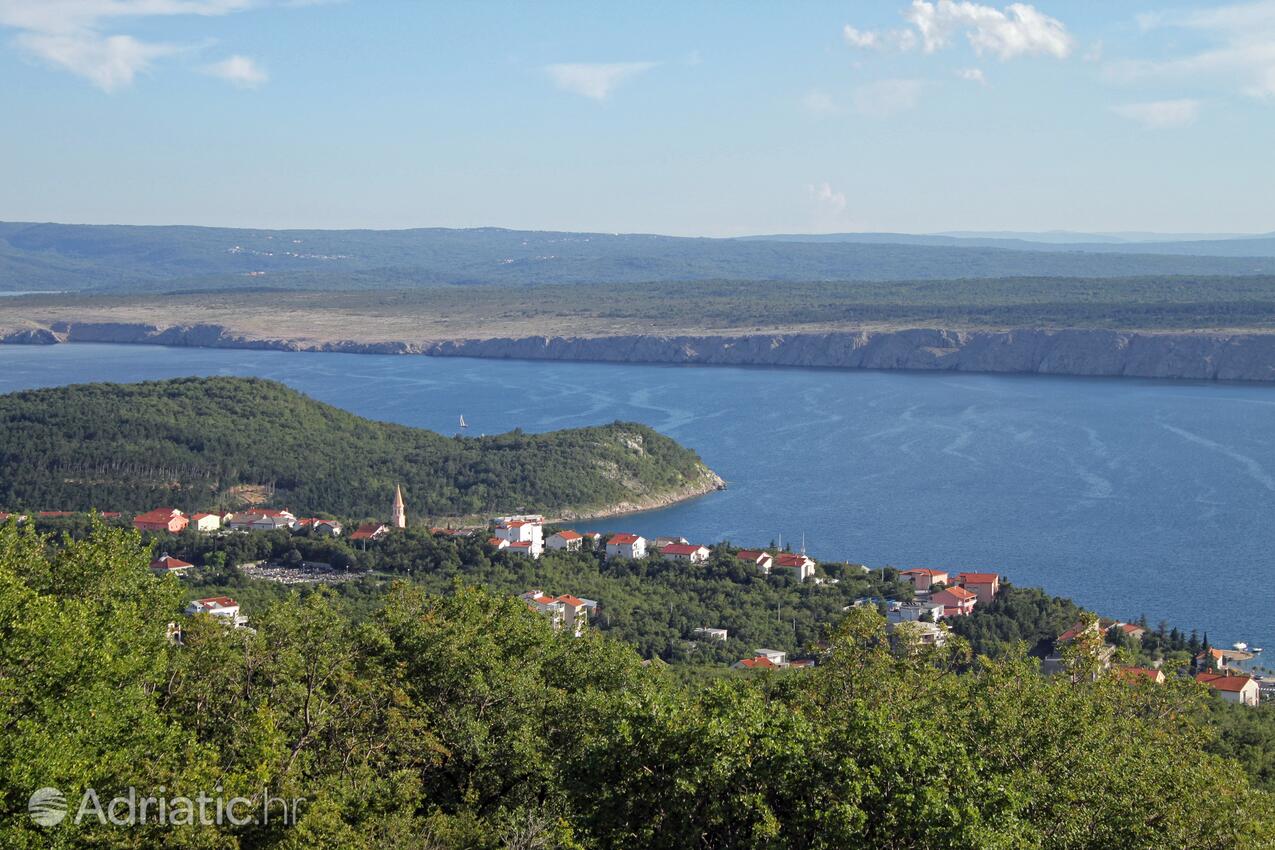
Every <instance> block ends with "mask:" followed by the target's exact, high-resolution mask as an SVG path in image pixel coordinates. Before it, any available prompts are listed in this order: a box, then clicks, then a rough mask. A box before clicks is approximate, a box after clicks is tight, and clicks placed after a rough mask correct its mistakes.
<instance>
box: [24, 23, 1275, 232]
mask: <svg viewBox="0 0 1275 850" xmlns="http://www.w3.org/2000/svg"><path fill="white" fill-rule="evenodd" d="M1273 199H1275V0H1252V1H1251V2H1241V3H1224V4H1210V3H1200V2H1195V3H1185V2H1180V0H1179V1H1178V2H1174V0H1145V2H1140V0H1127V1H1126V0H1121V2H1111V0H1102V2H1090V0H1066V2H1063V0H1040V2H1039V3H1032V4H1026V3H1012V4H1002V3H999V2H994V3H987V4H984V3H978V2H953V0H934V2H928V1H927V0H871V2H836V3H833V2H818V0H803V2H800V3H781V2H761V0H718V2H708V0H703V2H693V1H692V0H678V1H677V2H662V0H645V2H643V3H597V2H585V0H580V1H579V2H553V0H543V2H535V3H501V2H495V0H483V2H453V3H441V2H423V0H344V2H340V0H0V220H8V221H60V222H81V223H123V224H202V225H221V226H242V227H280V228H285V227H321V228H344V227H367V228H404V227H474V226H500V227H514V228H529V229H541V230H588V231H600V232H651V233H668V234H679V235H704V236H735V235H743V234H756V233H779V232H838V231H896V232H940V231H948V230H1016V231H1033V230H1054V229H1061V230H1078V231H1159V232H1188V233H1213V232H1268V231H1272V230H1275V200H1273Z"/></svg>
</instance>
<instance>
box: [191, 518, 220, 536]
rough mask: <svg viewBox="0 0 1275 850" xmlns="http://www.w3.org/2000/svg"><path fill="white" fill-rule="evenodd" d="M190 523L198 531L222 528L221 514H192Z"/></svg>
mask: <svg viewBox="0 0 1275 850" xmlns="http://www.w3.org/2000/svg"><path fill="white" fill-rule="evenodd" d="M190 525H191V527H192V528H194V529H195V530H196V531H202V532H209V531H216V530H217V529H219V528H221V514H208V513H198V514H191V515H190Z"/></svg>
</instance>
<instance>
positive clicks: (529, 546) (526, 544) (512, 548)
mask: <svg viewBox="0 0 1275 850" xmlns="http://www.w3.org/2000/svg"><path fill="white" fill-rule="evenodd" d="M496 539H497V540H500V538H496ZM502 542H505V543H507V544H508V545H507V546H504V547H497V548H504V549H506V550H507V551H508V552H509V553H510V554H511V555H526V556H527V557H528V558H539V557H540V553H539V552H537V551H536V550H535V548H534V544H533V543H532V542H531V541H530V540H519V541H518V542H517V543H508V541H502Z"/></svg>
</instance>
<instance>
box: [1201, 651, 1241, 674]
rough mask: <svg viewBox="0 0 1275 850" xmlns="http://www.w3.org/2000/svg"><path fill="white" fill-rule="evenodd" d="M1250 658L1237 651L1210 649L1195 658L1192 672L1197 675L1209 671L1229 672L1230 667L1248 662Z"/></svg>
mask: <svg viewBox="0 0 1275 850" xmlns="http://www.w3.org/2000/svg"><path fill="white" fill-rule="evenodd" d="M1252 657H1253V655H1252V653H1248V652H1243V651H1241V650H1238V649H1217V648H1214V647H1210V648H1209V649H1208V650H1206V651H1205V652H1201V653H1199V654H1198V655H1196V656H1195V664H1194V666H1193V667H1192V672H1196V673H1199V672H1201V671H1207V670H1209V669H1215V670H1230V669H1231V668H1232V665H1234V664H1237V663H1238V662H1241V661H1248V660H1249V659H1251V658H1252Z"/></svg>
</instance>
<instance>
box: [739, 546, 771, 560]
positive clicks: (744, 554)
mask: <svg viewBox="0 0 1275 850" xmlns="http://www.w3.org/2000/svg"><path fill="white" fill-rule="evenodd" d="M735 557H737V558H743V559H744V560H745V561H752V562H753V563H756V562H757V561H760V560H761V559H762V558H769V557H770V553H769V552H763V551H762V550H760V549H740V550H739V553H738V554H737V555H736V556H735Z"/></svg>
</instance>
